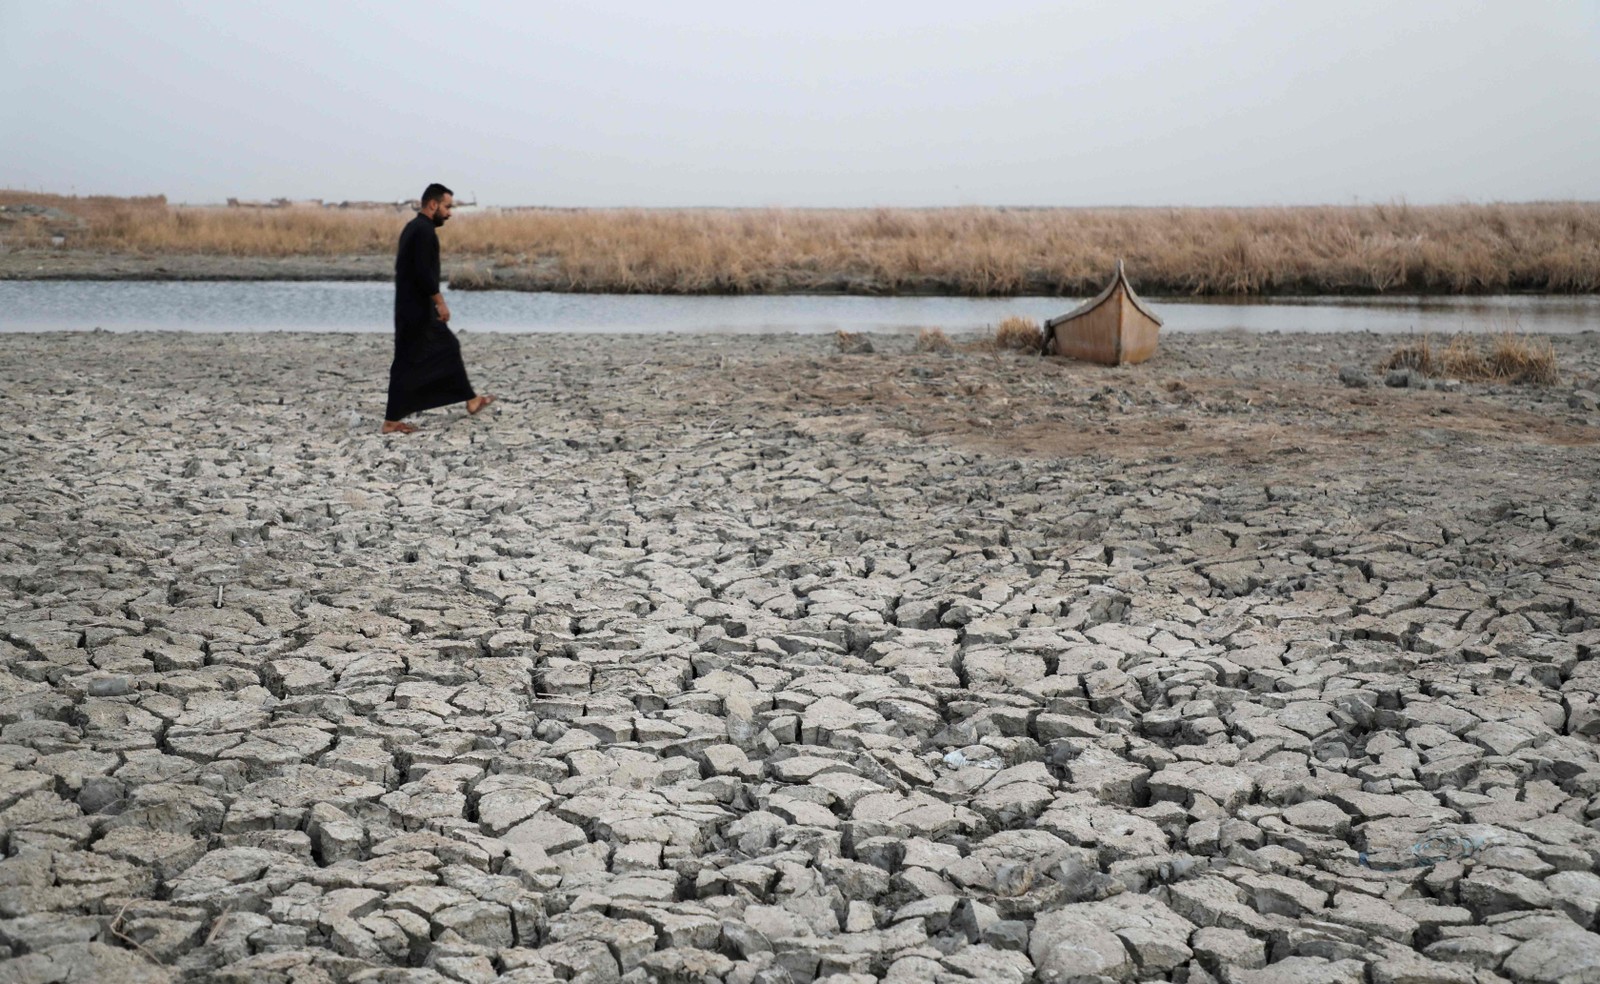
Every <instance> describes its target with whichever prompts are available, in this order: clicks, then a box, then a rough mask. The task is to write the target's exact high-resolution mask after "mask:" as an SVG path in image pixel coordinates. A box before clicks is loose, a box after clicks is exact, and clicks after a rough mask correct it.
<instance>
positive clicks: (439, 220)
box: [428, 215, 450, 229]
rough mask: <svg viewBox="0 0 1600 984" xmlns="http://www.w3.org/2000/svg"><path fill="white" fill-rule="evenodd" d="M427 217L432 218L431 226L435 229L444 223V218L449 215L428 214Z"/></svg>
mask: <svg viewBox="0 0 1600 984" xmlns="http://www.w3.org/2000/svg"><path fill="white" fill-rule="evenodd" d="M428 218H430V219H432V220H433V227H434V228H435V229H437V228H439V227H440V226H442V225H444V223H445V220H446V219H448V218H450V216H448V215H430V216H428Z"/></svg>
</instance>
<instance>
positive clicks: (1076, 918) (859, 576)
mask: <svg viewBox="0 0 1600 984" xmlns="http://www.w3.org/2000/svg"><path fill="white" fill-rule="evenodd" d="M872 341H873V344H874V347H875V351H873V352H872V353H869V354H861V355H841V354H839V353H838V352H837V351H835V350H834V347H833V345H832V343H831V341H830V340H829V339H825V338H816V337H798V336H776V337H758V338H746V337H738V338H734V337H726V336H672V337H653V338H639V337H610V336H506V335H481V334H470V335H467V336H464V338H463V346H464V349H465V352H466V356H467V360H468V364H469V367H470V368H471V371H472V373H473V378H474V381H475V382H476V383H477V384H478V386H479V388H480V390H484V391H491V392H495V393H498V394H500V396H501V397H502V403H501V404H500V405H499V407H498V408H497V409H495V410H493V411H491V412H489V413H486V414H483V415H481V416H479V417H476V418H468V417H467V416H466V415H465V414H464V413H461V412H460V411H459V410H457V411H454V412H449V411H435V412H430V413H427V414H423V415H421V416H420V417H419V418H418V421H417V422H418V423H419V424H420V425H421V426H422V428H423V429H422V430H421V431H420V432H419V433H418V434H416V435H413V436H411V437H409V438H404V439H384V438H382V437H380V436H378V434H377V433H376V430H377V426H378V420H377V417H378V414H379V412H380V410H381V407H382V403H383V376H384V372H385V370H386V367H387V364H388V360H389V358H390V351H389V347H388V346H387V345H386V344H385V340H384V339H383V338H382V337H381V336H360V335H231V336H215V335H211V336H208V335H198V334H195V335H187V334H144V335H141V334H129V335H113V334H106V333H88V334H51V335H16V336H8V337H7V339H6V345H7V351H8V353H9V354H10V355H11V356H12V357H11V358H8V359H6V360H5V361H4V362H3V363H0V382H3V383H4V385H5V387H6V391H7V393H8V395H9V396H10V399H8V400H7V401H6V403H5V405H4V407H3V408H0V424H3V426H0V461H3V462H4V464H0V473H3V474H4V477H5V483H6V495H5V497H4V500H3V502H0V606H3V614H0V829H3V830H4V831H5V834H6V836H5V838H4V840H3V846H4V852H5V857H4V858H3V859H0V948H4V949H0V956H5V955H9V956H11V957H13V958H15V959H14V960H13V961H12V963H11V964H10V965H8V967H7V970H8V971H10V972H11V973H12V974H13V975H20V979H22V980H28V981H34V980H37V981H54V980H61V979H63V978H65V977H68V976H69V975H70V974H74V973H75V974H78V975H79V977H80V978H84V977H85V975H94V976H97V977H98V978H99V979H102V980H119V981H150V982H155V981H171V980H206V981H218V982H223V981H228V982H232V981H252V980H284V981H287V980H290V979H295V980H301V979H304V980H310V979H317V980H331V981H337V982H341V984H343V982H347V981H349V982H354V981H358V980H367V979H373V978H372V974H373V973H374V971H375V970H377V969H379V968H389V969H388V970H387V972H386V973H387V975H388V976H385V977H384V978H383V979H385V980H396V981H401V980H403V981H412V982H418V984H423V982H427V984H439V982H445V981H464V980H486V981H488V980H496V979H500V980H504V981H508V982H509V981H550V980H567V979H580V978H581V979H588V980H596V981H601V980H604V981H615V980H656V979H674V980H700V981H723V982H735V981H737V982H755V981H763V982H781V981H793V982H800V984H805V982H810V981H813V980H818V979H821V978H825V977H829V976H830V975H847V974H848V975H857V976H854V977H838V976H835V977H833V979H834V980H841V979H843V980H851V981H862V980H869V979H873V980H876V979H886V980H933V979H949V980H986V981H987V980H997V981H1015V982H1019V984H1020V982H1023V981H1028V980H1033V979H1043V980H1076V979H1096V980H1120V981H1131V980H1156V979H1160V980H1184V981H1189V982H1206V981H1217V980H1226V981H1238V982H1245V984H1248V982H1263V984H1265V982H1268V981H1281V980H1291V979H1295V980H1319V981H1350V982H1352V984H1358V982H1363V981H1369V980H1401V979H1404V980H1413V981H1424V980H1437V981H1482V982H1490V981H1497V980H1512V981H1518V982H1536V981H1540V982H1542V981H1558V980H1578V979H1585V975H1592V974H1593V973H1594V970H1595V968H1596V967H1600V934H1597V933H1596V920H1597V918H1600V908H1597V906H1596V902H1595V900H1596V899H1597V898H1600V879H1597V878H1596V876H1595V875H1594V874H1593V873H1592V872H1593V871H1594V869H1595V868H1596V867H1597V866H1600V829H1597V828H1600V754H1597V752H1600V749H1597V744H1596V739H1597V737H1600V687H1597V685H1596V679H1597V678H1596V676H1595V673H1594V667H1595V665H1596V664H1595V662H1594V660H1593V655H1594V652H1595V649H1596V647H1600V563H1597V556H1596V551H1597V539H1600V538H1597V535H1596V528H1597V527H1596V519H1595V517H1596V510H1597V503H1596V499H1595V495H1596V493H1595V489H1596V487H1597V484H1596V482H1597V479H1600V454H1597V453H1596V452H1597V447H1596V445H1597V443H1600V411H1597V410H1596V407H1595V401H1594V398H1593V392H1592V391H1593V389H1594V387H1595V383H1596V378H1597V376H1600V339H1597V338H1596V337H1595V336H1593V335H1583V336H1568V337H1556V338H1554V339H1552V342H1553V344H1554V345H1555V347H1556V351H1557V353H1558V355H1559V357H1560V359H1561V363H1562V366H1563V371H1564V378H1563V381H1562V383H1561V384H1560V385H1559V386H1557V387H1552V388H1547V389H1537V390H1532V389H1523V388H1515V387H1494V386H1485V385H1477V384H1469V385H1462V386H1458V387H1451V388H1448V389H1427V390H1419V389H1413V388H1410V387H1407V388H1391V387H1387V386H1383V385H1375V386H1359V385H1358V386H1351V385H1347V383H1346V382H1343V381H1341V379H1340V375H1341V370H1347V371H1346V372H1345V373H1344V375H1345V377H1346V378H1347V379H1348V380H1351V381H1356V382H1359V381H1360V380H1359V373H1360V372H1363V371H1364V372H1366V373H1367V374H1369V375H1371V374H1372V373H1373V367H1374V366H1375V364H1376V363H1377V362H1378V360H1379V359H1381V357H1382V356H1383V355H1385V354H1387V351H1388V348H1389V345H1388V343H1387V342H1386V341H1385V340H1384V339H1380V338H1376V337H1372V336H1356V335H1341V336H1319V337H1316V338H1314V339H1308V338H1285V337H1281V336H1276V337H1270V336H1269V337H1258V336H1250V337H1233V336H1216V335H1206V336H1195V335H1188V336H1183V335H1180V336H1174V337H1171V338H1168V339H1163V343H1162V350H1161V352H1160V353H1159V354H1158V356H1157V357H1156V358H1155V359H1154V360H1152V361H1151V362H1150V363H1147V364H1146V365H1144V366H1141V367H1133V368H1122V369H1104V368H1100V367H1094V366H1086V365H1074V364H1065V363H1056V362H1042V361H1040V360H1038V359H1037V358H1028V357H1023V356H1015V355H1009V354H1004V353H1001V354H994V353H983V352H961V353H955V354H951V355H931V354H924V353H916V352H913V351H911V350H910V342H909V340H907V339H901V338H881V337H880V338H875V339H873V340H872Z"/></svg>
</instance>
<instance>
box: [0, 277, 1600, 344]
mask: <svg viewBox="0 0 1600 984" xmlns="http://www.w3.org/2000/svg"><path fill="white" fill-rule="evenodd" d="M447 296H448V298H449V301H450V306H451V308H452V310H453V312H454V317H453V320H452V322H451V324H452V326H453V327H455V328H457V329H458V330H466V331H488V332H599V333H624V332H645V333H660V332H680V333H688V332H726V333H767V332H811V333H815V332H832V331H837V330H845V331H865V332H915V331H917V330H919V329H922V328H940V329H942V330H944V331H945V332H947V333H951V334H954V333H957V332H967V331H975V330H980V329H982V328H984V327H985V326H991V325H994V324H996V323H998V322H999V321H1001V320H1002V319H1004V318H1006V317H1009V316H1011V315H1024V316H1026V317H1030V318H1035V319H1039V320H1043V319H1045V318H1049V317H1054V316H1055V315H1058V314H1062V313H1064V312H1066V311H1068V310H1070V309H1071V308H1072V307H1074V306H1075V305H1076V303H1077V299H1072V298H1053V297H1011V298H961V297H841V296H832V295H777V296H743V297H679V296H663V295H654V294H631V295H630V294H536V293H522V292H516V291H447ZM393 297H394V288H393V287H392V286H391V285H389V284H385V283H344V282H339V283H335V282H326V283H324V282H309V283H308V282H276V281H267V282H259V281H257V282H216V281H198V282H196V281H188V282H151V281H0V333H3V332H18V331H90V330H93V329H96V328H100V329H104V330H107V331H197V332H213V331H251V332H254V331H336V332H387V331H390V330H391V326H392V321H391V310H392V308H391V305H392V303H393ZM1146 300H1147V301H1148V302H1149V304H1150V306H1151V307H1153V308H1154V309H1155V310H1156V312H1157V313H1159V314H1160V315H1161V316H1162V317H1163V318H1164V319H1165V321H1166V324H1165V329H1166V330H1168V331H1243V332H1269V331H1278V332H1332V331H1369V332H1377V333H1382V334H1405V333H1408V332H1415V333H1429V334H1433V335H1443V334H1451V333H1455V332H1499V331H1519V332H1530V333H1549V334H1571V333H1576V332H1584V331H1600V296H1597V295H1583V296H1528V295H1516V296H1495V297H1420V298H1419V297H1365V298H1344V297H1311V298H1272V299H1268V300H1240V299H1231V300H1197V299H1194V298H1163V297H1150V298H1146Z"/></svg>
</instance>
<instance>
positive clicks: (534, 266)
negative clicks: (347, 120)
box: [0, 192, 1600, 296]
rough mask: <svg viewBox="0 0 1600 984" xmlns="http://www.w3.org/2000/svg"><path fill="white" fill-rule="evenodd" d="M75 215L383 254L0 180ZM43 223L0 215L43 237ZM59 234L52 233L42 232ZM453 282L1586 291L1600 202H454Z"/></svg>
mask: <svg viewBox="0 0 1600 984" xmlns="http://www.w3.org/2000/svg"><path fill="white" fill-rule="evenodd" d="M23 201H27V202H34V203H39V204H46V205H53V206H55V207H58V208H61V209H64V210H66V211H69V212H72V213H74V214H75V215H79V216H81V217H82V218H83V220H84V222H83V224H82V226H81V227H79V228H75V229H72V230H68V231H67V244H66V248H79V249H87V250H100V251H108V252H119V253H144V254H173V253H186V254H223V255H230V256H256V257H286V256H305V257H320V256H340V255H372V254H383V253H386V252H388V251H389V250H391V249H392V248H393V245H394V241H395V237H396V234H397V233H398V230H399V227H400V226H401V225H402V224H403V220H404V217H403V216H397V215H395V214H394V213H392V212H385V211H337V210H327V209H248V208H246V209H225V208H190V207H180V206H172V205H169V204H167V203H166V201H165V199H162V198H153V199H137V200H133V199H90V198H62V197H52V196H41V195H33V194H27V193H21V192H0V204H7V203H16V202H23ZM47 225H48V223H46V222H43V221H41V220H27V219H24V220H21V221H13V222H9V223H5V224H3V225H0V236H3V237H5V239H6V240H7V242H8V243H9V244H11V245H21V246H42V245H45V244H46V243H47V242H48V236H49V235H50V234H52V230H50V229H48V228H47ZM56 231H59V230H56ZM444 238H445V240H446V251H447V254H448V256H449V257H451V259H452V262H453V263H454V264H455V269H454V270H453V271H452V279H453V282H454V283H455V285H456V286H458V287H509V288H514V289H549V290H570V291H620V292H639V293H771V292H782V291H847V292H860V293H873V292H885V293H889V292H906V293H913V292H928V293H955V294H972V295H1012V294H1059V295H1071V296H1076V295H1083V294H1089V293H1093V292H1095V291H1098V290H1099V289H1100V287H1101V286H1102V285H1103V281H1104V280H1105V278H1106V276H1107V275H1108V274H1109V272H1110V270H1111V267H1112V264H1113V262H1114V261H1115V260H1116V259H1117V258H1118V257H1121V258H1124V259H1126V260H1127V262H1128V267H1129V270H1130V271H1131V274H1132V277H1133V279H1134V280H1135V282H1136V284H1137V286H1138V287H1139V289H1140V290H1141V291H1144V292H1146V293H1165V294H1214V295H1238V294H1305V293H1377V292H1384V291H1394V292H1402V293H1404V292H1413V293H1416V292H1421V293H1433V292H1444V293H1494V292H1503V291H1543V292H1550V293H1590V292H1595V291H1600V203H1588V202H1558V203H1535V204H1489V205H1448V206H1409V205H1404V204H1400V205H1362V206H1348V207H1333V206H1328V207H1286V208H1163V209H1111V208H1097V209H1000V208H953V209H858V210H787V209H748V210H716V209H698V210H644V209H588V210H558V209H532V210H516V211H509V210H508V211H498V212H496V211H489V212H483V213H472V214H464V215H461V216H459V217H458V218H457V219H456V220H455V221H453V222H452V223H451V224H450V225H449V226H448V227H446V229H445V231H444Z"/></svg>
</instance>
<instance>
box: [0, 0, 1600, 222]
mask: <svg viewBox="0 0 1600 984" xmlns="http://www.w3.org/2000/svg"><path fill="white" fill-rule="evenodd" d="M452 6H453V5H449V4H442V3H426V4H424V3H412V2H393V0H389V2H376V0H375V2H371V3H346V2H338V0H333V2H329V0H322V2H313V3H305V2H299V0H279V2H275V3H268V4H246V3H234V2H229V0H221V2H204V3H178V2H154V0H150V2H142V0H128V2H117V3H104V2H94V3H74V2H37V0H0V135H3V136H0V142H3V144H4V146H5V150H4V152H3V153H0V187H23V188H39V189H43V190H46V191H53V192H62V193H73V192H76V193H77V194H90V193H110V194H145V193H164V194H166V195H167V196H168V197H169V198H170V199H172V200H174V201H189V202H219V201H221V200H223V199H224V198H226V197H228V196H230V195H232V196H237V197H240V198H270V197H277V196H287V197H291V198H323V199H327V200H335V201H337V200H341V199H385V200H394V199H400V198H409V197H414V196H415V195H417V194H418V193H419V192H420V191H421V190H422V186H423V185H424V184H426V183H427V182H428V181H430V180H440V181H443V182H445V183H446V184H449V185H451V186H452V187H453V188H454V189H455V190H456V192H457V195H458V197H467V198H470V197H474V196H475V197H476V198H477V199H478V200H479V201H480V202H483V203H485V204H544V205H645V206H685V205H723V206H743V205H783V206H862V205H890V206H893V205H972V204H982V205H1233V204H1311V203H1336V204H1341V203H1349V202H1352V201H1390V200H1396V199H1402V198H1403V199H1405V200H1407V201H1410V202H1413V203H1430V202H1454V201H1490V200H1498V201H1528V200H1534V199H1587V200H1597V199H1600V98H1597V97H1600V2H1596V0H1569V2H1529V0H1521V2H1512V0H1502V2H1491V3H1472V2H1465V0H1447V2H1434V0H1382V2H1378V0H1338V2H1331V0H1296V2H1285V3H1264V2H1246V0H1228V2H1206V0H1200V2H1196V0H1188V2H1174V3H1163V2H1146V3H1132V2H1127V0H1120V2H1099V0H1095V2H1083V3H1069V2H1055V3H1034V2H1025V0H960V2H943V0H917V2H901V0H850V2H840V0H810V2H807V3H781V4H780V3H762V2H759V0H757V2H751V0H739V2H698V0H676V2H667V3H663V2H659V0H656V2H639V3H620V2H616V3H613V2H604V0H581V2H565V0H558V2H539V3H475V4H462V5H459V7H460V8H462V9H455V10H451V9H450V8H451V7H452ZM441 17H442V18H445V19H440V18H441Z"/></svg>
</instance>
